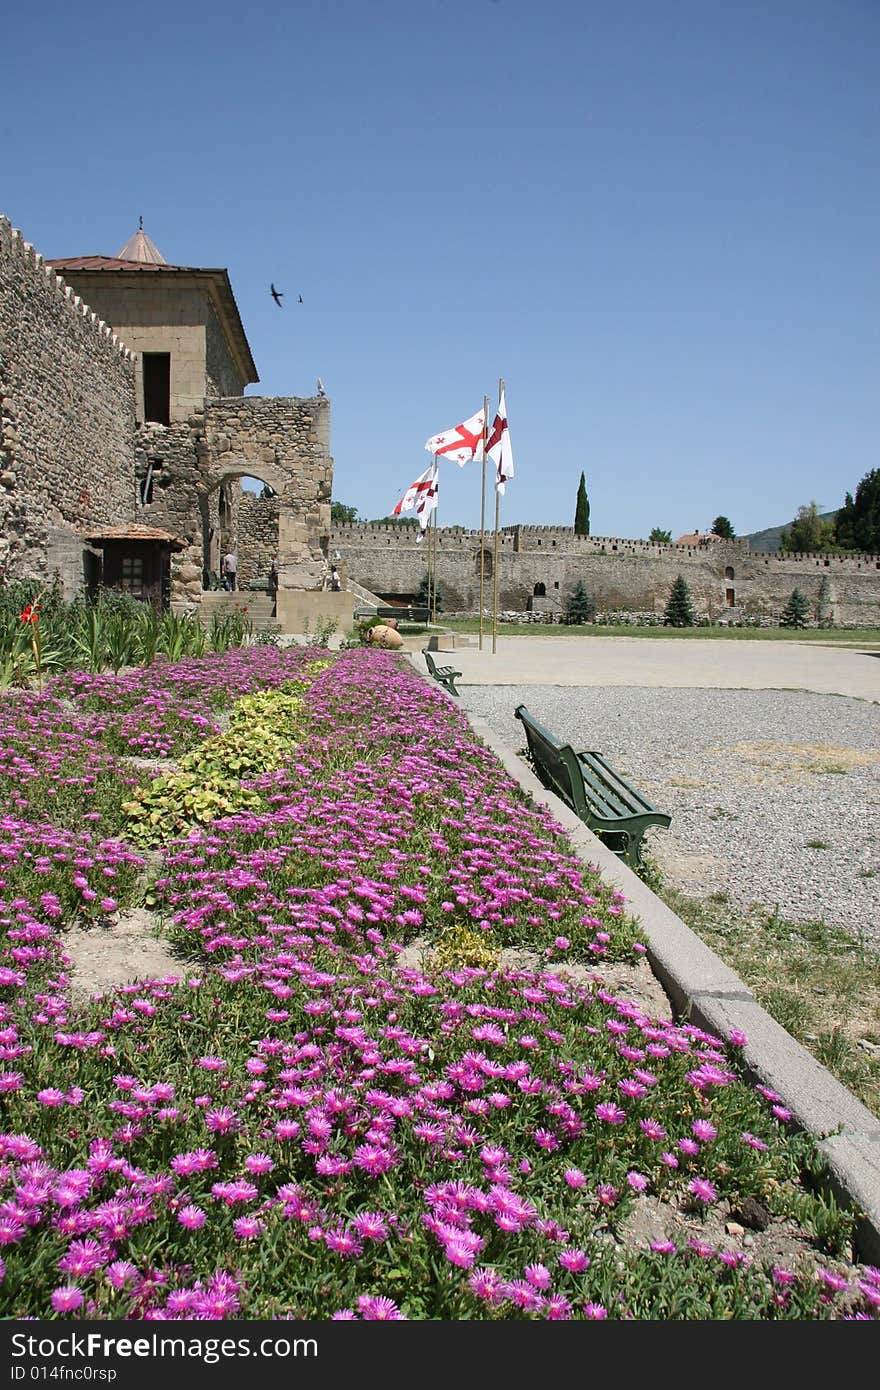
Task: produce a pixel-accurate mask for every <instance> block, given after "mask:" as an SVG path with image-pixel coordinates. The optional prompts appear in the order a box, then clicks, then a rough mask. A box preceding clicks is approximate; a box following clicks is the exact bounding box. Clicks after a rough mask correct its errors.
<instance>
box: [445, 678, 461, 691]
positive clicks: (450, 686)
mask: <svg viewBox="0 0 880 1390" xmlns="http://www.w3.org/2000/svg"><path fill="white" fill-rule="evenodd" d="M444 685H445V686H446V687H447V689H448V690H449V693H450V695H457V694H458V691H457V690H456V688H455V676H447V677H446V680H445V681H444Z"/></svg>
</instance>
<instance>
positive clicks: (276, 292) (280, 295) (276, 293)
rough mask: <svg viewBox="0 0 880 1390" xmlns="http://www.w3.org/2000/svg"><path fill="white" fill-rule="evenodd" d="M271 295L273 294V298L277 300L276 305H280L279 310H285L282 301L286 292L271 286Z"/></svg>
mask: <svg viewBox="0 0 880 1390" xmlns="http://www.w3.org/2000/svg"><path fill="white" fill-rule="evenodd" d="M269 293H270V294H271V296H272V298H273V299H274V300H275V303H276V304H277V305H278V308H279V309H283V308H284V305H283V304H282V303H281V300H282V299H283V297H284V291H283V290H276V288H275V286H274V285H270V286H269Z"/></svg>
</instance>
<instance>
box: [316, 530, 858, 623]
mask: <svg viewBox="0 0 880 1390" xmlns="http://www.w3.org/2000/svg"><path fill="white" fill-rule="evenodd" d="M415 534H416V533H415V531H414V529H410V528H402V527H398V526H393V525H388V524H384V523H377V524H372V523H370V524H358V523H355V524H352V525H339V526H334V527H333V529H332V531H331V533H330V545H331V546H332V547H333V548H334V549H337V550H338V551H339V552H340V554H341V555H342V557H343V560H344V562H345V564H346V567H347V570H348V573H349V575H350V576H351V578H352V579H354V580H356V581H357V582H358V583H359V584H361V585H363V586H364V587H365V588H366V589H368V590H370V591H371V592H373V593H375V594H377V595H379V596H381V597H386V596H387V597H389V598H391V597H404V596H412V595H414V594H416V593H417V592H418V589H419V585H420V583H421V580H422V577H423V575H424V574H425V572H426V570H427V567H428V548H429V545H430V543H431V542H430V540H426V541H425V543H423V544H422V545H416V543H415ZM437 541H438V544H437V555H438V561H437V570H438V582H439V586H440V590H441V593H442V596H443V608H444V611H446V612H448V613H451V612H456V611H458V612H476V611H478V609H479V595H480V532H479V531H464V530H453V529H451V528H450V529H446V528H441V529H440V530H439V531H438V533H437ZM493 543H494V536H493V534H492V533H491V532H487V533H486V537H485V551H486V559H485V571H484V607H485V608H487V609H490V608H491V607H492V598H493V584H494V580H493V573H492V569H493V562H494V555H493ZM679 574H682V575H683V576H684V578H685V579H686V580H687V583H688V585H689V587H690V590H691V596H692V598H693V601H694V607H695V609H696V611H697V613H698V615H700V616H704V617H708V618H709V619H711V620H712V621H717V620H722V619H725V618H727V619H730V620H737V619H739V618H762V617H765V618H776V617H778V616H779V614H780V613H781V612H782V609H783V608H784V607H785V604H786V602H787V600H788V598H789V596H790V594H791V592H792V590H793V589H795V588H798V589H800V590H801V592H802V593H803V594H804V596H805V597H806V598H807V599H808V600H809V601H810V603H811V605H812V606H813V610H814V613H815V614H817V615H818V611H819V608H820V606H821V607H822V609H823V610H824V613H823V616H824V617H825V619H826V620H829V621H833V622H835V623H840V624H845V625H847V626H855V625H864V626H868V627H872V626H880V558H878V557H877V556H875V555H846V556H838V555H833V556H821V555H820V556H816V555H785V556H782V555H768V554H763V553H760V552H752V551H751V549H750V547H749V543H748V541H746V540H743V539H741V538H737V539H735V540H732V541H721V540H719V541H715V542H710V543H705V544H699V545H690V546H677V545H654V544H653V543H651V542H650V541H640V540H626V539H623V538H621V537H608V536H576V535H575V534H574V531H573V530H571V529H566V528H564V527H544V526H512V527H507V528H505V529H504V530H503V531H502V532H501V533H500V535H499V544H498V607H499V609H503V610H512V611H518V612H519V611H523V610H525V609H526V608H527V607H528V606H529V602H530V600H531V599H532V597H533V596H534V595H535V593H536V590H537V592H538V593H540V586H543V589H544V593H545V595H546V596H547V597H548V598H551V599H552V598H554V597H556V598H558V600H559V602H560V603H561V606H562V608H563V609H564V608H565V605H566V603H567V601H568V598H569V597H570V595H571V593H572V591H573V589H574V587H575V585H576V584H577V582H578V581H581V582H582V583H583V584H584V585H585V587H586V589H587V591H588V593H589V594H590V595H591V597H592V598H593V599H594V600H595V602H596V605H597V607H598V608H599V609H601V610H603V611H606V612H607V611H614V610H622V611H627V612H652V613H658V614H662V612H663V610H664V608H665V606H666V602H667V600H668V598H669V591H670V588H671V586H672V584H673V582H674V580H675V579H676V577H677V576H678V575H679Z"/></svg>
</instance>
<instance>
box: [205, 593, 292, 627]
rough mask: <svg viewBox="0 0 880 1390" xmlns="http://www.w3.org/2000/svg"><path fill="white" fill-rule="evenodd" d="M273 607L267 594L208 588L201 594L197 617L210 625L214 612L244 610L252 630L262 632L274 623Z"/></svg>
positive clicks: (240, 611)
mask: <svg viewBox="0 0 880 1390" xmlns="http://www.w3.org/2000/svg"><path fill="white" fill-rule="evenodd" d="M273 608H274V604H273V603H272V600H271V598H269V596H268V594H261V593H249V592H247V591H246V590H236V591H235V592H234V593H229V592H227V591H226V590H225V589H208V590H206V591H205V592H204V593H203V594H202V601H201V604H200V605H199V618H200V619H201V621H202V622H203V623H204V625H205V626H206V627H210V625H211V620H212V619H213V617H214V615H215V614H217V615H218V616H222V615H223V614H226V613H244V612H245V611H246V612H247V617H248V619H249V620H250V622H251V623H252V624H253V627H254V631H255V632H264V631H265V630H266V628H267V627H270V626H271V625H272V624H273V623H274V618H273V616H272V611H273Z"/></svg>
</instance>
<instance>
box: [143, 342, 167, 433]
mask: <svg viewBox="0 0 880 1390" xmlns="http://www.w3.org/2000/svg"><path fill="white" fill-rule="evenodd" d="M144 419H145V420H152V421H153V422H154V423H155V424H157V425H170V424H171V353H170V352H145V353H144Z"/></svg>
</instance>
